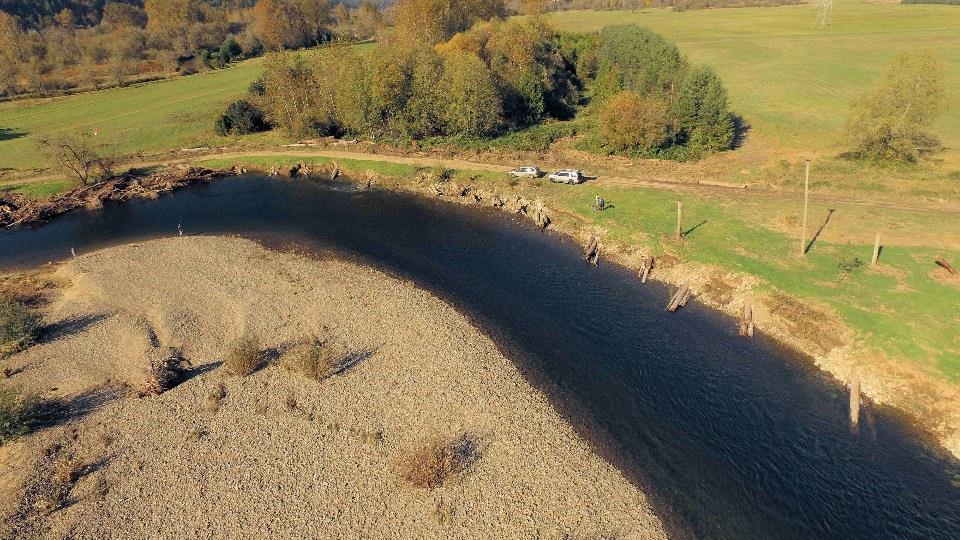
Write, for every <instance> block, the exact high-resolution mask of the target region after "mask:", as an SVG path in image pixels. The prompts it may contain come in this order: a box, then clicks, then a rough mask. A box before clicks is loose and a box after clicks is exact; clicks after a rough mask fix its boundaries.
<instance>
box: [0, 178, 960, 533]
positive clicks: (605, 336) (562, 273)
mask: <svg viewBox="0 0 960 540" xmlns="http://www.w3.org/2000/svg"><path fill="white" fill-rule="evenodd" d="M178 225H182V227H183V230H184V234H187V235H194V234H236V235H241V236H245V237H250V238H254V239H257V240H260V241H262V242H264V243H265V244H267V245H270V246H274V247H280V248H296V249H300V250H305V251H307V252H312V253H324V252H330V251H332V252H334V253H336V254H338V255H339V256H343V257H347V258H350V259H354V260H357V261H359V262H362V263H367V264H371V265H374V266H376V267H379V268H381V269H384V270H386V271H388V272H390V273H392V274H394V275H398V276H402V277H405V278H409V279H411V280H413V281H414V282H415V283H417V284H418V285H420V286H422V287H424V288H428V289H430V290H432V291H434V292H435V293H436V294H438V295H439V296H441V297H442V298H444V299H446V300H447V301H449V302H451V303H453V304H455V305H457V306H458V307H459V308H460V309H462V310H463V311H464V312H465V313H467V314H468V315H469V316H470V317H471V318H472V320H474V322H475V323H476V324H478V325H479V326H480V327H481V328H482V329H483V330H484V331H486V332H487V333H488V334H489V335H491V337H493V339H494V340H495V341H496V342H497V344H498V346H499V347H500V348H501V350H503V352H504V353H505V354H506V355H507V356H508V357H509V358H511V359H512V360H513V361H514V362H515V363H516V364H517V365H518V366H519V367H520V369H521V370H522V371H523V372H524V374H525V375H526V376H527V378H528V379H529V380H530V381H531V382H532V383H533V384H535V385H536V386H538V387H539V388H541V389H542V390H543V391H544V392H546V393H547V394H548V395H549V396H550V398H551V401H552V402H553V403H554V406H555V407H556V408H557V409H558V410H559V411H560V412H561V413H563V414H564V415H565V416H566V417H567V418H568V419H570V421H571V422H572V423H573V424H574V426H575V427H576V428H577V430H578V431H579V432H580V433H581V435H583V436H584V437H585V438H586V439H588V440H589V441H591V443H592V444H593V445H594V447H595V448H596V450H597V452H598V453H600V454H601V455H603V456H604V457H605V458H606V459H608V460H609V461H610V462H611V463H613V464H614V465H616V466H617V467H618V468H619V469H620V470H621V471H623V474H624V475H625V476H626V477H628V478H629V479H630V480H631V481H632V482H634V483H635V484H636V485H638V486H640V487H641V488H642V489H644V490H645V491H646V492H647V493H648V494H649V495H650V496H651V498H652V499H653V501H654V503H655V507H656V510H657V512H658V514H659V515H660V516H661V517H662V518H663V520H664V521H665V523H666V525H667V527H668V531H669V532H670V533H671V535H672V536H675V537H698V538H760V539H769V538H777V539H786V538H842V539H859V538H863V539H880V538H923V539H934V538H944V539H947V538H951V539H958V538H960V463H958V461H957V460H955V459H952V458H950V457H949V456H947V455H946V454H945V453H944V452H942V451H941V450H938V449H936V448H935V447H932V446H930V445H927V444H924V443H922V442H920V436H919V435H918V434H917V433H914V432H913V431H912V430H911V429H909V427H907V425H906V423H905V422H903V421H902V420H900V419H899V418H898V417H897V415H896V414H894V413H892V412H891V411H888V410H885V409H882V408H876V407H871V408H870V410H869V414H868V415H867V416H868V417H869V418H868V420H870V421H868V422H865V423H864V425H863V426H862V427H861V429H860V432H859V433H857V434H852V433H851V432H850V429H849V426H848V424H847V393H846V391H845V389H844V388H843V387H842V386H840V385H839V384H837V383H835V382H833V381H832V380H831V379H829V378H828V377H826V376H825V375H823V374H821V373H820V372H818V371H817V370H815V369H813V368H812V367H810V362H808V361H805V360H804V359H802V358H798V357H797V356H795V355H794V354H792V353H789V352H788V351H785V350H783V349H781V348H779V347H778V346H776V344H774V343H773V342H771V341H770V340H767V339H765V338H763V337H762V336H760V337H758V338H757V339H755V340H752V341H751V340H746V339H743V338H740V337H738V336H737V335H736V325H735V323H734V322H733V321H731V320H729V319H726V318H724V317H722V316H720V315H719V314H717V313H715V312H713V311H711V310H709V309H706V308H704V307H702V306H699V305H697V304H696V303H693V304H691V305H690V306H688V307H687V308H684V309H683V310H681V311H680V312H678V313H676V314H668V313H666V312H665V310H664V309H663V308H664V305H665V304H666V302H667V299H668V295H669V291H668V290H667V289H666V288H664V287H662V286H660V285H656V284H653V285H640V284H639V282H638V280H637V279H636V276H635V274H634V273H633V272H630V271H628V270H627V269H625V268H621V267H618V266H616V265H612V264H603V263H602V262H601V264H600V266H599V267H597V268H595V267H593V266H591V265H587V264H586V263H583V262H582V261H581V260H580V258H579V256H580V248H579V247H578V246H576V245H573V244H572V243H571V242H569V241H567V240H564V239H563V238H561V237H560V236H558V235H555V234H551V233H543V232H541V231H539V230H537V229H536V228H535V227H533V226H532V225H530V224H529V223H528V222H526V221H523V220H519V219H517V218H509V217H507V216H506V215H505V214H504V213H502V212H499V211H494V210H479V209H474V208H463V207H458V206H455V205H450V204H444V203H441V202H437V201H431V200H426V199H422V198H418V197H415V196H409V195H401V194H396V193H390V192H384V191H378V190H373V191H368V192H363V193H354V192H352V191H351V190H349V189H346V188H345V186H343V185H332V184H322V183H313V182H304V181H291V180H280V179H266V178H256V177H245V178H236V179H228V180H221V181H217V182H215V183H213V184H210V185H203V186H195V187H191V188H187V189H184V190H181V191H178V192H176V193H175V194H173V195H168V196H163V197H161V198H160V199H158V200H154V201H136V202H130V203H123V204H108V205H107V206H106V207H105V208H104V209H103V210H99V211H79V212H75V213H72V214H69V215H67V216H64V217H61V218H59V219H57V220H55V221H53V222H52V223H50V224H46V225H43V226H39V227H35V228H29V229H20V230H15V231H7V232H2V233H0V268H3V269H12V268H23V267H29V266H37V265H40V264H43V263H46V262H48V261H56V260H62V259H64V258H66V257H69V255H70V249H71V248H74V249H76V250H77V252H78V253H84V252H89V251H91V250H95V249H99V248H102V247H107V246H110V245H117V244H122V243H128V242H132V241H138V240H143V239H147V238H155V237H161V236H175V235H177V226H178Z"/></svg>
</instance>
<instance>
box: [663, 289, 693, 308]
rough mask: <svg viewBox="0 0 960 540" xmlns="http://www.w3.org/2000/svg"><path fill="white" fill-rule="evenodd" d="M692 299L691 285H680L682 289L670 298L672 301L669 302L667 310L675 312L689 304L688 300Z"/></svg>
mask: <svg viewBox="0 0 960 540" xmlns="http://www.w3.org/2000/svg"><path fill="white" fill-rule="evenodd" d="M689 301H690V285H684V286H683V287H680V290H678V291H677V292H676V294H674V295H673V297H672V298H671V299H670V303H669V304H667V311H669V312H671V313H672V312H674V311H676V310H678V309H680V308H682V307H683V306H685V305H687V302H689Z"/></svg>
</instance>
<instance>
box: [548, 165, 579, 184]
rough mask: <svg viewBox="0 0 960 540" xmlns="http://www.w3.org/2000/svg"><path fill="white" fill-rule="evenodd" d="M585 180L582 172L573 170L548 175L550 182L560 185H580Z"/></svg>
mask: <svg viewBox="0 0 960 540" xmlns="http://www.w3.org/2000/svg"><path fill="white" fill-rule="evenodd" d="M585 180H586V178H585V177H584V176H583V171H578V170H575V169H564V170H562V171H557V172H555V173H553V174H551V175H550V181H551V182H557V183H560V184H581V183H583V182H584V181H585Z"/></svg>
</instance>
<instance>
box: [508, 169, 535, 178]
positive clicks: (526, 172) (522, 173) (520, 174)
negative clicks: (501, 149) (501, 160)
mask: <svg viewBox="0 0 960 540" xmlns="http://www.w3.org/2000/svg"><path fill="white" fill-rule="evenodd" d="M510 174H511V175H512V176H516V177H517V178H540V175H541V174H542V173H541V172H540V169H538V168H536V167H517V168H516V169H514V170H512V171H510Z"/></svg>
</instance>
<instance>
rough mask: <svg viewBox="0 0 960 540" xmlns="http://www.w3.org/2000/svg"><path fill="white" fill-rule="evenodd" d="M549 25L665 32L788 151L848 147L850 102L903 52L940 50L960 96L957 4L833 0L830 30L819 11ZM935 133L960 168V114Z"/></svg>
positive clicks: (757, 134)
mask: <svg viewBox="0 0 960 540" xmlns="http://www.w3.org/2000/svg"><path fill="white" fill-rule="evenodd" d="M551 19H552V20H553V22H554V24H555V25H556V27H557V28H558V29H559V30H565V31H589V30H597V29H599V28H602V27H604V26H608V25H612V24H631V23H635V24H639V25H641V26H646V27H648V28H650V29H652V30H654V31H655V32H657V33H660V34H662V35H663V36H664V37H666V38H667V39H669V40H671V41H673V42H674V43H676V44H677V46H678V47H679V48H680V50H681V51H682V52H683V53H684V54H686V55H687V56H688V58H689V59H690V60H692V61H693V62H694V63H702V64H707V65H709V66H712V67H713V68H714V69H716V70H717V72H718V73H719V74H720V76H721V78H722V79H723V81H724V83H725V84H726V86H727V89H728V91H729V94H730V101H731V105H732V109H733V110H734V111H736V112H737V113H738V114H741V115H743V117H744V118H745V119H746V120H747V122H748V123H749V124H750V126H751V128H752V129H751V132H750V134H749V138H759V139H762V140H764V141H769V142H772V143H775V144H777V145H779V146H782V147H783V148H784V150H799V151H804V150H809V151H815V152H818V153H823V152H836V151H839V150H841V149H842V148H843V144H844V141H843V131H844V127H845V123H846V120H847V117H848V116H849V112H850V106H851V104H853V103H854V102H855V101H856V99H857V98H858V97H859V96H860V95H862V94H863V93H864V92H866V91H869V90H870V89H871V88H872V87H873V86H874V85H875V84H876V83H877V81H878V80H879V79H880V77H881V75H882V74H883V72H884V70H885V68H886V66H887V64H888V63H889V61H890V60H891V59H892V58H893V57H894V56H895V55H896V54H897V53H899V52H901V51H907V50H916V49H931V50H933V51H935V52H936V53H937V54H938V55H940V57H941V58H942V59H943V60H944V61H946V62H947V63H948V73H949V79H948V84H949V90H948V91H949V94H948V95H949V96H950V97H951V98H952V99H950V101H951V102H953V103H955V102H956V98H957V97H960V6H949V5H900V4H894V3H868V2H864V1H860V0H835V1H834V4H833V15H832V17H831V23H830V25H829V26H827V27H826V28H824V29H821V28H819V27H818V26H817V24H816V14H815V9H814V6H813V5H812V4H805V5H797V6H781V7H775V8H738V9H705V10H693V11H686V12H674V11H671V10H667V9H648V10H638V11H630V12H624V11H579V12H563V13H556V14H554V15H552V16H551ZM935 131H936V133H937V135H938V136H940V137H941V139H942V140H943V142H944V143H945V144H946V146H947V147H948V149H949V153H950V154H955V159H956V160H958V161H960V107H955V106H954V107H950V108H948V110H947V111H946V113H945V114H944V115H943V116H942V117H941V118H940V121H939V122H938V124H937V125H936V127H935Z"/></svg>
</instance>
